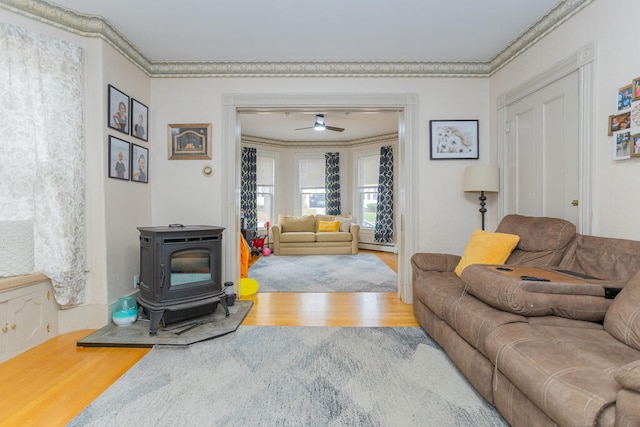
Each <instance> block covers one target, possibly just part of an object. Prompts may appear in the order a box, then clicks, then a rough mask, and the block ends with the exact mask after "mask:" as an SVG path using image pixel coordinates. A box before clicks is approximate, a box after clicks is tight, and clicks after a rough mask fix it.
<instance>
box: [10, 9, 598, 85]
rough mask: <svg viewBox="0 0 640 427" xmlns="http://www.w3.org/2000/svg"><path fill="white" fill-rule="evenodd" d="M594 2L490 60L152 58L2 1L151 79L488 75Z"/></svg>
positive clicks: (85, 20) (91, 26)
mask: <svg viewBox="0 0 640 427" xmlns="http://www.w3.org/2000/svg"><path fill="white" fill-rule="evenodd" d="M592 1H594V0H562V1H561V2H560V3H558V5H557V6H556V7H555V8H553V9H552V10H551V11H550V12H549V13H547V14H546V15H545V16H543V17H542V18H540V19H539V20H538V21H537V22H536V23H535V24H534V25H532V26H531V27H530V28H529V29H527V30H526V31H525V32H524V33H523V34H522V35H520V36H519V37H518V38H517V39H516V40H514V41H513V42H512V43H511V44H510V45H509V46H507V47H506V48H505V49H504V50H503V51H502V52H500V53H499V54H498V55H496V56H495V57H494V58H493V59H491V60H490V61H488V62H430V61H422V62H421V61H405V62H402V61H401V62H394V61H331V62H324V61H299V62H298V61H290V62H242V61H217V62H182V61H176V62H161V61H150V60H149V59H147V58H146V57H145V56H144V55H142V53H140V51H138V49H137V48H136V47H135V46H134V45H133V44H131V42H129V41H128V40H127V39H126V38H124V37H123V36H122V35H121V34H120V33H118V32H117V31H116V30H115V28H113V27H112V26H111V24H109V23H108V22H107V21H105V20H104V19H103V18H101V17H96V16H88V15H81V14H78V13H76V12H73V11H70V10H67V9H64V8H61V7H59V6H55V5H53V4H51V3H48V2H46V1H45V0H0V8H2V9H6V10H9V11H12V12H15V13H18V14H20V15H23V16H26V17H29V18H31V19H34V20H36V21H39V22H42V23H46V24H48V25H52V26H55V27H57V28H60V29H63V30H65V31H69V32H72V33H75V34H79V35H82V36H85V37H98V38H101V39H103V40H104V41H106V42H107V43H109V44H110V45H111V46H113V47H114V48H115V49H116V50H117V51H118V52H120V53H121V54H122V55H124V56H125V57H126V58H128V59H129V60H130V61H131V62H133V63H134V64H136V65H137V66H138V67H139V68H140V69H141V70H142V71H144V72H145V73H146V74H148V75H149V76H150V77H488V76H490V75H492V74H493V73H495V72H496V71H497V70H499V69H500V68H502V67H503V66H505V65H506V64H508V63H509V62H510V61H511V60H513V59H514V58H516V57H517V56H518V55H520V54H521V53H522V52H524V51H525V50H527V49H528V48H529V47H531V46H532V45H533V44H535V43H536V42H537V41H538V40H540V39H541V38H542V37H544V36H545V35H546V34H547V33H549V32H551V31H553V29H554V28H556V27H558V26H559V25H561V24H562V23H563V22H565V21H566V20H567V19H569V18H571V17H572V16H573V15H574V14H576V13H577V12H578V11H580V10H581V9H582V8H583V7H585V6H587V5H588V4H590V3H591V2H592Z"/></svg>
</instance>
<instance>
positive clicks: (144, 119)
mask: <svg viewBox="0 0 640 427" xmlns="http://www.w3.org/2000/svg"><path fill="white" fill-rule="evenodd" d="M147 129H149V108H147V106H146V105H144V104H143V103H141V102H140V101H138V100H136V99H134V98H131V136H135V137H136V138H138V139H141V140H143V141H148V140H149V139H148V136H147Z"/></svg>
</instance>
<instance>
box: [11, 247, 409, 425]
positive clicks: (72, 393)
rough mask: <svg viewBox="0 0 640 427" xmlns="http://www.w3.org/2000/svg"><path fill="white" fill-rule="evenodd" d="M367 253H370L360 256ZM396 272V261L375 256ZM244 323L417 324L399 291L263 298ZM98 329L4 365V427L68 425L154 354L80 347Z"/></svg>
mask: <svg viewBox="0 0 640 427" xmlns="http://www.w3.org/2000/svg"><path fill="white" fill-rule="evenodd" d="M361 252H368V251H361ZM373 253H375V254H376V255H378V256H379V257H380V258H381V259H382V260H383V261H384V262H385V263H386V264H387V265H389V266H390V267H391V268H392V269H393V270H394V271H396V272H397V271H398V265H397V263H398V261H397V256H396V255H394V254H390V253H385V252H373ZM249 298H250V299H252V300H253V301H254V306H253V308H252V309H251V311H250V312H249V314H248V315H247V317H246V318H245V320H244V322H243V325H262V326H417V322H416V320H415V318H414V316H413V308H412V306H411V305H407V304H404V303H403V302H401V301H400V300H399V299H398V296H397V294H396V293H391V292H386V293H385V292H378V293H285V292H273V293H260V292H259V293H258V294H256V295H253V296H251V297H249ZM92 332H93V330H84V331H77V332H73V333H70V334H65V335H61V336H58V337H56V338H53V339H51V340H49V341H47V342H45V343H44V344H41V345H39V346H37V347H35V348H33V349H31V350H29V351H27V352H25V353H23V354H21V355H19V356H17V357H15V358H13V359H10V360H8V361H6V362H4V363H2V364H0V396H2V403H0V426H64V425H66V424H67V423H68V422H69V421H70V420H71V419H73V417H75V416H76V415H77V414H79V413H80V412H81V411H82V410H83V409H84V408H85V407H86V406H87V405H89V404H90V403H91V402H92V401H93V400H94V399H95V398H96V397H98V396H99V395H100V394H101V393H102V392H103V391H104V390H106V389H107V388H108V387H109V386H110V385H111V384H113V382H115V381H116V380H117V379H118V378H119V377H120V376H122V375H123V374H124V373H125V372H126V371H127V370H128V369H129V368H131V367H132V366H133V365H134V364H135V363H136V362H137V361H138V360H140V359H141V358H142V357H143V356H144V355H145V354H147V353H148V352H149V349H134V348H81V347H76V342H77V341H78V340H79V339H81V338H84V337H85V336H87V335H89V334H90V333H92Z"/></svg>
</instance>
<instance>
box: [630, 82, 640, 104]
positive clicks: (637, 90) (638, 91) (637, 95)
mask: <svg viewBox="0 0 640 427" xmlns="http://www.w3.org/2000/svg"><path fill="white" fill-rule="evenodd" d="M631 87H632V88H633V96H632V98H631V100H632V101H637V100H640V77H636V78H635V79H633V83H631Z"/></svg>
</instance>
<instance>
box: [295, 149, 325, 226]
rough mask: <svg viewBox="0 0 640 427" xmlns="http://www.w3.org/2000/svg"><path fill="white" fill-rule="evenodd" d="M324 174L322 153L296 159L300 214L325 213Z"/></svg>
mask: <svg viewBox="0 0 640 427" xmlns="http://www.w3.org/2000/svg"><path fill="white" fill-rule="evenodd" d="M324 174H325V160H324V154H323V155H319V156H318V157H309V158H303V159H298V197H299V201H300V213H301V215H318V214H320V215H322V214H324V213H325V193H326V190H325V180H324Z"/></svg>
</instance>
